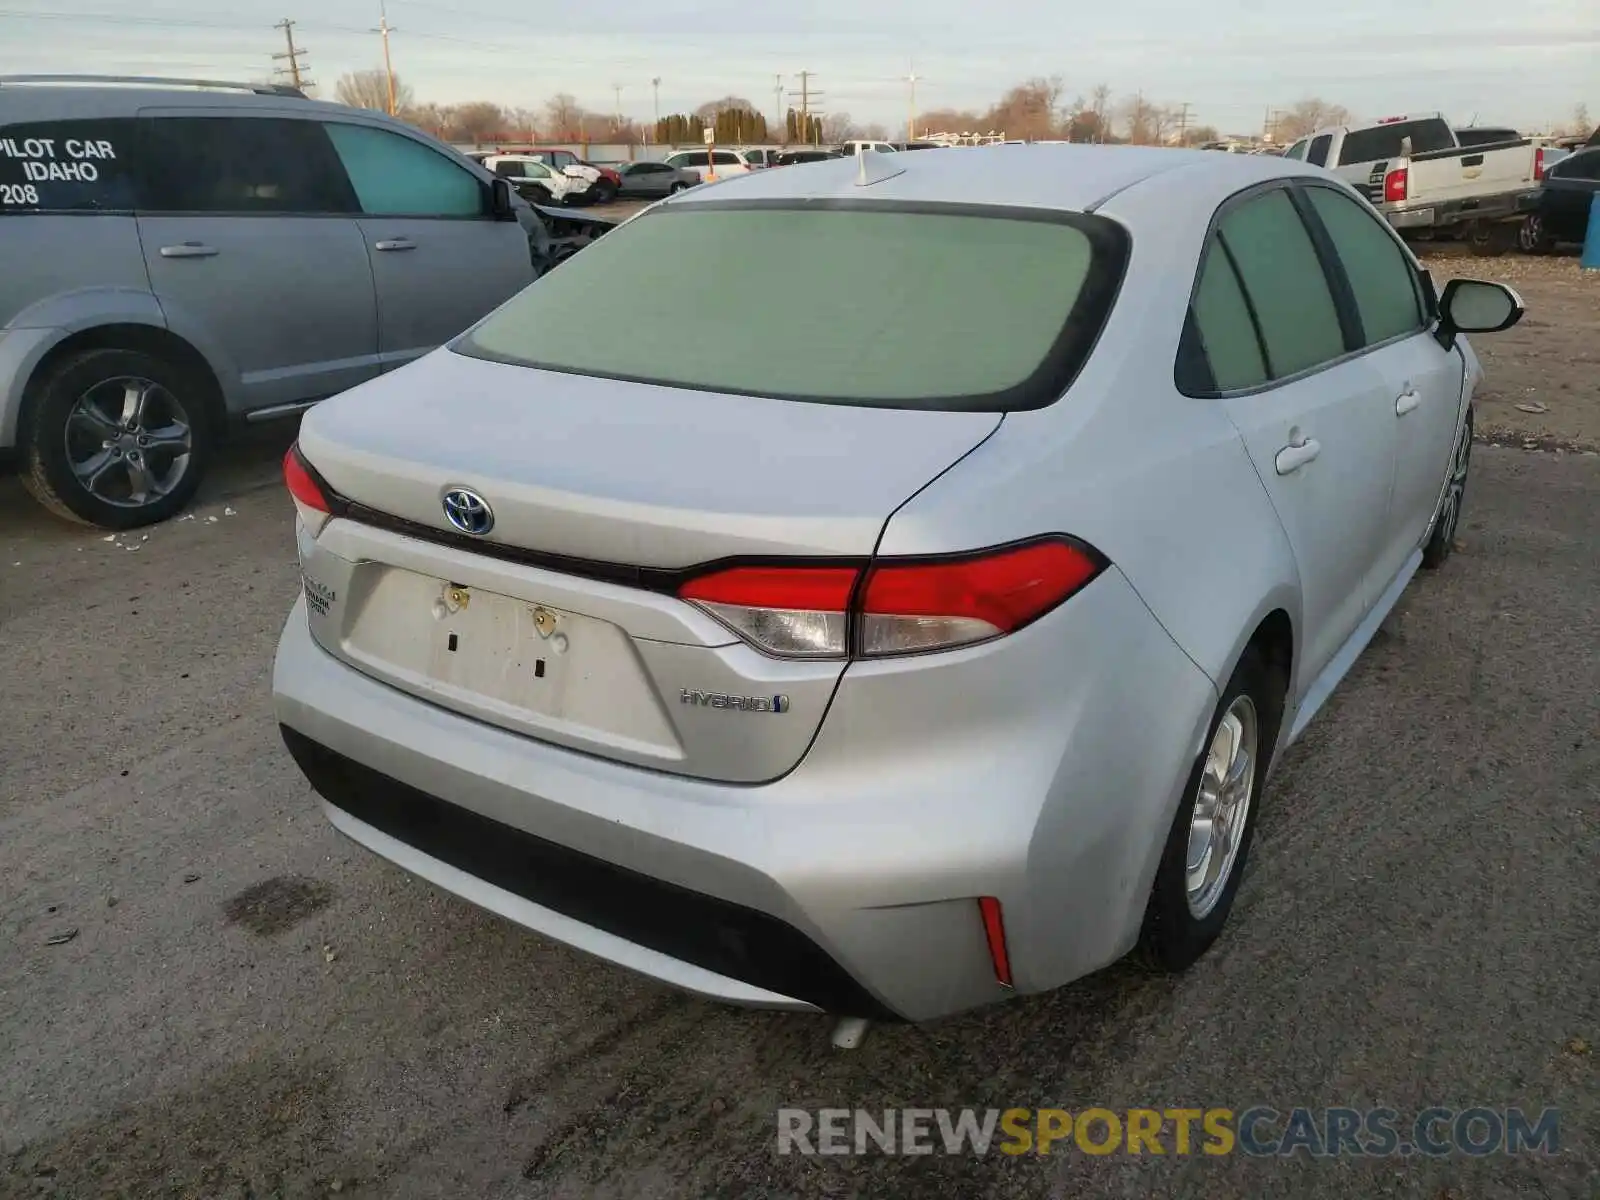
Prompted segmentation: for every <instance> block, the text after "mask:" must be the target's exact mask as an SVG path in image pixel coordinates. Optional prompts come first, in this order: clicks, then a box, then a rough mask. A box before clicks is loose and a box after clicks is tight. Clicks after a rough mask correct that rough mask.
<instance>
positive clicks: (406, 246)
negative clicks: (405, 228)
mask: <svg viewBox="0 0 1600 1200" xmlns="http://www.w3.org/2000/svg"><path fill="white" fill-rule="evenodd" d="M372 248H373V249H374V250H415V249H416V248H417V244H416V243H415V242H413V241H412V240H411V239H410V238H404V237H398V238H385V239H384V240H383V241H381V242H373V243H372Z"/></svg>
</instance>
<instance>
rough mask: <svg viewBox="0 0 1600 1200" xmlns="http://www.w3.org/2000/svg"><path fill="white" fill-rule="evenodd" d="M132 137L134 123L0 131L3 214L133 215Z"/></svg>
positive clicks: (69, 124)
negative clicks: (90, 213) (128, 212)
mask: <svg viewBox="0 0 1600 1200" xmlns="http://www.w3.org/2000/svg"><path fill="white" fill-rule="evenodd" d="M134 137H135V125H134V122H133V121H131V120H109V121H41V122H36V123H33V124H28V125H6V126H0V214H4V213H8V212H19V211H27V210H39V209H42V210H47V211H53V212H63V211H66V212H78V211H82V210H91V211H99V210H108V211H118V210H120V211H123V212H126V211H130V210H132V209H133V208H135V207H137V205H138V200H139V197H138V190H137V188H136V186H135V185H136V180H135V178H134V167H135V165H136V160H137V158H138V152H137V150H136V149H135V146H134Z"/></svg>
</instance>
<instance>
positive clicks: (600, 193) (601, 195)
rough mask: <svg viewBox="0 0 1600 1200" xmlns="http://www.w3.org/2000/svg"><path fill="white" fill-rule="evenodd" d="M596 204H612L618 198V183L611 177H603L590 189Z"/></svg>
mask: <svg viewBox="0 0 1600 1200" xmlns="http://www.w3.org/2000/svg"><path fill="white" fill-rule="evenodd" d="M590 195H591V196H593V197H594V202H595V203H596V204H610V203H611V202H612V201H613V200H615V199H616V198H617V185H616V184H614V183H612V182H611V181H610V180H609V179H602V180H600V181H599V182H598V183H596V184H595V185H594V187H593V188H592V189H591V191H590Z"/></svg>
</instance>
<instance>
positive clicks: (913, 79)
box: [906, 63, 922, 142]
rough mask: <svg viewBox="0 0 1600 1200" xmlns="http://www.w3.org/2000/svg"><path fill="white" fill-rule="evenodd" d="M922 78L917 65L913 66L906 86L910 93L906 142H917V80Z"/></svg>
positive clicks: (907, 100) (908, 97)
mask: <svg viewBox="0 0 1600 1200" xmlns="http://www.w3.org/2000/svg"><path fill="white" fill-rule="evenodd" d="M921 78H922V76H920V75H918V74H917V64H916V63H912V64H911V73H910V74H909V75H907V76H906V84H907V85H908V86H909V88H910V93H909V95H908V96H907V99H906V141H907V142H914V141H916V140H917V80H919V79H921Z"/></svg>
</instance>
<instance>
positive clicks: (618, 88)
mask: <svg viewBox="0 0 1600 1200" xmlns="http://www.w3.org/2000/svg"><path fill="white" fill-rule="evenodd" d="M611 91H612V92H613V93H614V94H615V96H616V98H617V105H616V107H615V108H613V109H612V110H611V128H612V129H621V128H622V85H621V84H620V83H613V84H612V85H611Z"/></svg>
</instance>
